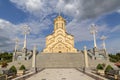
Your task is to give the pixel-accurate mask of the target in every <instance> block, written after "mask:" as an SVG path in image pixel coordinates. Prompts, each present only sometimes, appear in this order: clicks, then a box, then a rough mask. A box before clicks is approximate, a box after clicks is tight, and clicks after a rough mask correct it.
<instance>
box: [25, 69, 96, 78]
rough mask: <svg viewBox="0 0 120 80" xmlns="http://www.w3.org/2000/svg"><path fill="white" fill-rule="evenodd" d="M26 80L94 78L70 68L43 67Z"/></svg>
mask: <svg viewBox="0 0 120 80" xmlns="http://www.w3.org/2000/svg"><path fill="white" fill-rule="evenodd" d="M27 80H94V79H93V78H91V77H89V76H87V75H85V74H83V73H82V72H80V71H78V70H76V69H74V68H70V69H45V70H43V71H42V72H39V73H37V74H35V75H33V76H31V77H30V78H28V79H27Z"/></svg>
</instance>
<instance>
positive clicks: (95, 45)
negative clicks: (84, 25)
mask: <svg viewBox="0 0 120 80" xmlns="http://www.w3.org/2000/svg"><path fill="white" fill-rule="evenodd" d="M93 37H94V47H95V48H97V44H96V36H95V33H94V34H93Z"/></svg>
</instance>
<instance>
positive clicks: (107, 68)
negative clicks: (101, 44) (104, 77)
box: [105, 65, 113, 72]
mask: <svg viewBox="0 0 120 80" xmlns="http://www.w3.org/2000/svg"><path fill="white" fill-rule="evenodd" d="M110 70H113V68H112V66H111V65H108V66H107V67H106V69H105V72H109V71H110Z"/></svg>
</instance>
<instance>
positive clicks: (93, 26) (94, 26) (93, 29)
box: [90, 24, 97, 48]
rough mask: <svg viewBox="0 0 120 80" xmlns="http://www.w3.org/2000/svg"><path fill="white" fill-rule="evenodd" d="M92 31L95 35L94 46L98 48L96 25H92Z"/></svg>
mask: <svg viewBox="0 0 120 80" xmlns="http://www.w3.org/2000/svg"><path fill="white" fill-rule="evenodd" d="M90 33H91V34H92V35H93V38H94V48H97V43H96V33H97V29H96V25H95V24H92V25H91V27H90Z"/></svg>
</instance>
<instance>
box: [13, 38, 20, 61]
mask: <svg viewBox="0 0 120 80" xmlns="http://www.w3.org/2000/svg"><path fill="white" fill-rule="evenodd" d="M18 42H19V39H18V38H17V37H16V39H15V51H14V53H13V61H15V60H16V52H17V48H18Z"/></svg>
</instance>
